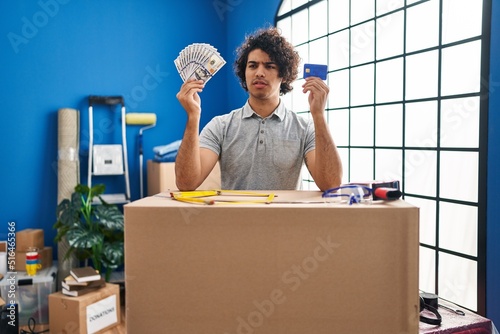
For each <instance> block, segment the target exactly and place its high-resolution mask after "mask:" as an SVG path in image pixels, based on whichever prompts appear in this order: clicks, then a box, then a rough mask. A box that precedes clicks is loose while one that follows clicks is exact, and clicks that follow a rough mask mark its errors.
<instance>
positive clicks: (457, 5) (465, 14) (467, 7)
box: [443, 0, 483, 44]
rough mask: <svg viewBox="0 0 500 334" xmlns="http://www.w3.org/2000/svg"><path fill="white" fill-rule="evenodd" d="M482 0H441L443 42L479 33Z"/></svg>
mask: <svg viewBox="0 0 500 334" xmlns="http://www.w3.org/2000/svg"><path fill="white" fill-rule="evenodd" d="M482 11H483V1H482V0H444V1H443V43H444V44H446V43H451V42H455V41H458V40H461V39H466V38H469V37H474V36H479V35H481V29H482V27H481V25H482Z"/></svg>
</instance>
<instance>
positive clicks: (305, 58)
mask: <svg viewBox="0 0 500 334" xmlns="http://www.w3.org/2000/svg"><path fill="white" fill-rule="evenodd" d="M295 51H297V52H298V53H299V56H300V58H301V65H304V64H305V63H309V44H302V45H300V46H296V47H295ZM300 70H301V71H299V76H300V77H302V74H303V73H304V72H303V71H302V69H300Z"/></svg>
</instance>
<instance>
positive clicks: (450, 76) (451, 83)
mask: <svg viewBox="0 0 500 334" xmlns="http://www.w3.org/2000/svg"><path fill="white" fill-rule="evenodd" d="M480 84H481V41H474V42H470V43H466V44H461V45H456V46H453V47H449V48H445V49H443V51H442V84H441V85H442V86H441V94H442V95H452V94H461V93H470V92H479V90H480V88H481V87H480Z"/></svg>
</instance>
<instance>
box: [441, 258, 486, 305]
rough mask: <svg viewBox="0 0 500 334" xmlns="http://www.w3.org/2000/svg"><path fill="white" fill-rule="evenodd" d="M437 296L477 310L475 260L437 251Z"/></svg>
mask: <svg viewBox="0 0 500 334" xmlns="http://www.w3.org/2000/svg"><path fill="white" fill-rule="evenodd" d="M438 277H439V297H441V298H444V299H448V300H452V301H453V302H454V303H457V304H459V305H462V306H464V307H467V308H469V309H471V310H473V311H477V262H476V261H472V260H468V259H464V258H461V257H458V256H454V255H450V254H446V253H442V252H440V253H439V275H438Z"/></svg>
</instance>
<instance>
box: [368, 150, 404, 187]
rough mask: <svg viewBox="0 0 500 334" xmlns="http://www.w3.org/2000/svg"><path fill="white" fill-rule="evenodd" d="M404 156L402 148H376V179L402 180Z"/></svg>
mask: <svg viewBox="0 0 500 334" xmlns="http://www.w3.org/2000/svg"><path fill="white" fill-rule="evenodd" d="M402 178H403V158H402V152H401V150H384V149H378V150H375V180H382V181H391V180H398V181H401V180H402Z"/></svg>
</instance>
